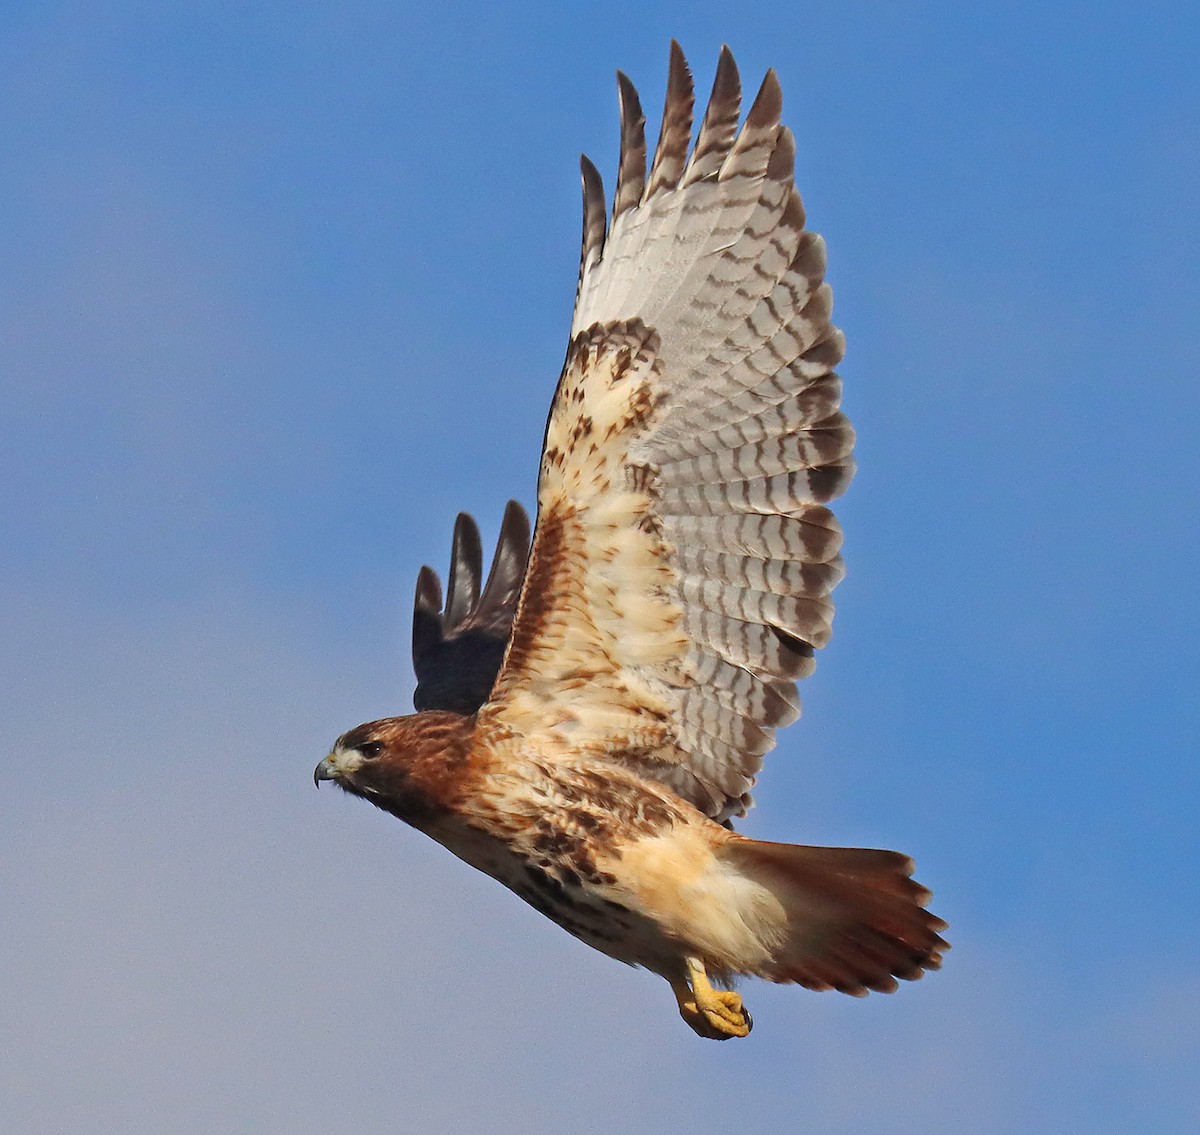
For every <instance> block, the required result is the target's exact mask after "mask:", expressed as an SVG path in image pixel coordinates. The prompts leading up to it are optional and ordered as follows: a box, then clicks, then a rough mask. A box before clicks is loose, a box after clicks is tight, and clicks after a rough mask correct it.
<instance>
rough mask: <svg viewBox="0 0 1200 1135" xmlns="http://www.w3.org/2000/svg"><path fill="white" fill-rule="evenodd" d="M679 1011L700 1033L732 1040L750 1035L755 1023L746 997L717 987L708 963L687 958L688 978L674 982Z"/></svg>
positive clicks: (710, 1038)
mask: <svg viewBox="0 0 1200 1135" xmlns="http://www.w3.org/2000/svg"><path fill="white" fill-rule="evenodd" d="M671 988H672V989H674V990H675V999H676V1000H677V1001H678V1002H679V1015H680V1016H681V1017H682V1018H683V1019H684V1020H685V1021H686V1022H687V1023H688V1025H689V1026H690V1027H691V1029H692V1031H693V1032H695V1033H696V1034H697V1035H698V1036H702V1037H706V1038H707V1039H709V1040H729V1038H730V1037H735V1036H746V1034H747V1033H749V1032H750V1030H751V1028H753V1026H754V1021H753V1018H751V1016H750V1014H749V1013H748V1012H747V1011H746V1007H745V1006H744V1005H743V1004H742V999H741V998H740V997H739V996H738V995H737V994H736V993H734V992H732V991H730V990H726V989H714V988H713V987H712V984H711V983H710V982H709V980H708V973H707V972H706V970H705V969H704V963H703V962H701V961H699V960H698V959H696V958H688V959H687V981H686V982H685V981H680V982H673V983H672V986H671Z"/></svg>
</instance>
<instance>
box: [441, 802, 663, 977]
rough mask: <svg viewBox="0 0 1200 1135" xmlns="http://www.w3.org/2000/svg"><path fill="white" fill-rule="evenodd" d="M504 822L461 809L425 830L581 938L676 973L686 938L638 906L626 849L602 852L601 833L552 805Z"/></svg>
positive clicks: (620, 955) (637, 963) (623, 956)
mask: <svg viewBox="0 0 1200 1135" xmlns="http://www.w3.org/2000/svg"><path fill="white" fill-rule="evenodd" d="M506 818H507V819H509V820H510V823H507V824H503V823H502V824H501V825H499V829H500V830H499V832H498V833H497V834H492V833H491V832H485V831H483V830H481V829H480V828H479V827H477V826H475V825H473V824H468V823H465V822H464V821H463V820H462V819H461V818H460V817H455V818H453V819H450V820H443V821H441V822H438V823H435V824H432V825H430V826H428V827H426V828H425V829H424V830H425V832H426V834H427V835H429V836H430V837H431V838H433V839H436V840H437V841H438V842H439V843H440V844H442V845H443V846H444V847H445V848H446V849H447V850H449V851H451V852H452V853H453V854H454V855H456V856H457V857H458V858H459V859H462V860H463V861H464V862H466V863H469V864H470V865H471V866H472V867H474V868H476V869H477V870H479V871H482V872H483V873H484V874H486V875H490V876H491V877H492V878H493V879H495V880H497V881H498V882H500V883H503V884H504V886H506V887H507V888H508V889H509V890H511V891H513V892H514V893H515V894H517V895H519V896H520V897H521V898H522V899H524V900H525V901H526V902H527V903H528V904H529V905H530V906H532V907H533V908H534V909H535V910H536V911H538V912H539V913H541V914H544V915H545V916H546V917H547V918H549V919H550V920H551V921H552V922H555V923H557V924H558V925H559V926H561V927H562V928H563V929H564V930H566V931H567V932H568V933H569V934H572V935H573V936H574V937H576V938H578V939H580V941H582V942H584V943H586V944H587V945H589V946H591V947H593V948H594V949H596V950H599V951H600V952H601V953H603V954H607V955H608V956H609V957H611V958H615V959H616V960H617V961H621V962H625V963H626V964H628V965H634V966H643V967H645V968H646V969H650V970H652V971H654V972H655V973H658V974H661V975H662V976H664V977H668V978H673V977H675V976H676V975H677V973H678V972H679V968H680V965H681V956H682V950H681V943H679V942H678V941H677V940H674V939H673V938H672V937H671V936H670V935H668V934H666V933H664V931H663V928H662V927H661V926H660V924H659V923H658V921H657V920H656V919H655V918H653V917H651V916H650V915H649V914H648V913H647V912H645V911H644V910H642V909H639V907H641V906H642V904H641V903H640V902H639V899H638V896H637V895H636V893H634V892H633V891H632V890H631V889H630V888H629V887H628V886H626V885H625V884H624V883H623V882H622V880H621V877H620V857H619V856H617V857H615V858H614V857H612V856H608V855H605V854H604V853H603V852H601V853H599V854H597V844H598V843H599V841H597V840H594V839H592V838H591V835H592V833H588V832H586V831H582V830H580V828H579V826H578V824H577V823H575V822H573V821H571V820H569V819H567V820H565V821H562V822H556V817H554V816H553V815H549V814H547V813H545V812H543V813H541V814H539V815H538V817H537V819H536V821H534V822H533V823H518V822H511V817H506Z"/></svg>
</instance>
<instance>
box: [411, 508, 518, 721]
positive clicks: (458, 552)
mask: <svg viewBox="0 0 1200 1135" xmlns="http://www.w3.org/2000/svg"><path fill="white" fill-rule="evenodd" d="M528 556H529V517H528V516H526V514H525V510H524V509H523V508H522V507H521V506H520V505H519V504H518V503H517V502H516V501H509V502H508V507H507V508H506V509H505V510H504V522H503V524H502V525H501V528H500V538H499V540H498V541H497V543H496V554H495V557H494V558H493V560H492V569H491V571H490V572H489V573H488V578H487V583H486V584H485V585H484V586H483V592H482V594H481V593H480V589H479V588H480V580H481V579H482V573H483V549H482V546H481V544H480V540H479V528H478V527H477V526H476V524H475V521H474V520H473V519H472V518H471V517H470V516H469V515H468V514H467V513H465V512H460V513H459V514H458V520H457V521H456V522H455V524H454V544H453V550H452V551H451V555H450V580H449V584H448V587H447V601H446V608H445V610H444V611H443V610H442V585H441V581H440V580H439V579H438V577H437V573H436V572H435V571H434V570H433V569H432V568H429V567H423V568H421V571H420V574H419V575H418V576H417V599H416V605H415V608H414V610H413V646H412V650H413V670H414V671H415V672H416V675H417V688H416V691H415V692H414V693H413V704H414V706H415V707H416V708H417V709H418V710H424V709H445V710H452V711H454V712H455V713H474V712H475V711H476V710H477V709H478V708H479V707H480V706H481V705H483V703H484V702H485V701H487V699H488V695H489V694H490V693H491V692H492V686H493V684H494V683H495V681H496V674H497V673H498V672H499V670H500V663H501V662H502V661H503V659H504V651H505V649H506V648H507V646H508V640H509V636H510V634H511V632H512V621H513V616H514V615H515V614H516V610H517V598H518V596H519V595H520V590H521V580H522V578H523V577H524V575H525V562H526V560H527V558H528Z"/></svg>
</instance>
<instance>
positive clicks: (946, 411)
mask: <svg viewBox="0 0 1200 1135" xmlns="http://www.w3.org/2000/svg"><path fill="white" fill-rule="evenodd" d="M672 36H675V37H677V38H678V39H679V40H680V42H681V43H682V45H683V47H684V49H685V51H686V52H687V53H688V56H689V59H690V61H691V63H692V66H693V69H694V71H695V73H696V77H697V84H698V86H699V87H700V88H701V89H703V90H707V86H708V84H709V83H710V82H711V77H712V70H713V66H714V64H715V60H716V55H717V51H718V49H719V46H720V44H721V43H722V42H728V43H729V44H730V46H731V47H732V48H733V50H734V53H735V55H736V57H737V60H738V62H739V65H740V66H741V69H742V75H743V80H744V84H745V86H746V87H747V88H748V93H749V94H752V93H753V90H754V89H755V88H756V87H757V84H758V82H759V80H760V78H761V75H762V72H763V71H764V70H765V69H766V68H767V67H769V66H771V67H774V68H775V69H776V70H777V71H778V73H779V76H780V79H781V81H782V84H783V89H784V96H785V121H787V123H788V124H789V125H790V126H791V127H792V128H793V130H794V131H795V134H796V137H797V145H798V160H797V179H798V184H799V186H800V188H801V191H802V192H803V194H804V198H805V203H806V206H807V209H808V215H809V222H810V225H811V227H813V228H814V229H816V230H817V231H819V232H821V233H822V234H823V235H824V236H825V237H826V239H827V241H828V244H829V265H830V267H829V278H830V280H831V282H832V284H833V286H834V290H835V294H836V301H837V302H836V317H837V321H838V323H839V324H840V325H841V326H842V327H843V328H844V330H845V331H846V335H847V339H848V345H849V350H848V355H847V359H846V362H845V364H844V366H843V367H842V368H840V369H841V372H842V374H843V377H844V379H845V385H846V402H845V405H846V408H847V410H848V411H849V413H850V414H851V416H852V418H853V419H854V422H855V425H856V427H857V429H858V431H859V449H858V455H859V463H860V473H859V475H858V477H857V479H856V481H855V483H854V484H853V485H852V487H851V489H850V492H849V493H848V495H847V496H846V497H845V498H844V500H843V501H842V502H841V503H840V504H839V506H838V513H839V516H840V517H841V518H842V521H843V524H844V527H845V529H846V533H847V542H846V549H845V555H846V560H847V564H848V568H849V575H848V577H847V579H846V581H845V583H844V584H843V585H842V586H841V588H840V589H839V592H838V600H839V607H838V612H839V613H838V619H837V627H836V634H835V636H834V640H833V643H832V644H831V646H830V647H829V648H828V649H827V650H826V651H825V652H824V654H823V656H822V657H821V659H820V664H819V666H818V670H817V674H816V676H815V677H814V678H813V679H811V680H809V681H808V682H807V683H805V686H804V688H803V689H802V693H803V695H804V698H805V709H806V712H805V719H804V720H803V721H801V722H800V723H799V724H797V725H796V726H794V727H792V728H791V729H789V730H787V731H786V732H785V733H784V734H783V735H782V736H781V743H780V745H779V748H778V749H777V751H776V752H775V753H774V754H773V756H772V757H771V758H770V760H769V762H768V765H767V768H766V770H765V773H764V776H763V778H762V781H761V782H760V786H759V790H758V793H757V796H758V801H759V806H758V808H757V809H756V810H755V812H754V813H753V814H752V816H751V817H750V818H749V819H748V821H747V822H746V824H745V826H744V830H745V831H746V832H747V833H748V834H750V835H753V836H757V837H762V838H775V839H790V840H793V841H796V842H811V843H823V842H828V843H844V844H862V845H871V846H889V847H897V848H901V849H903V850H905V851H907V852H910V853H912V854H913V855H914V856H915V857H916V859H917V863H918V876H919V878H921V880H922V881H924V882H926V883H927V884H929V885H930V886H931V887H932V888H933V889H934V890H935V892H936V899H935V903H934V907H935V909H936V910H937V912H938V913H939V914H941V915H943V916H944V917H946V918H947V919H948V920H949V921H950V923H951V929H950V931H949V935H948V936H949V937H950V939H951V941H952V942H953V944H954V949H953V951H952V952H951V954H950V955H949V956H948V959H947V963H946V966H945V969H944V970H943V971H942V972H941V973H940V974H936V975H932V976H930V977H929V978H927V979H926V980H925V981H923V982H921V983H920V984H919V985H915V986H906V987H905V988H903V989H902V990H901V991H900V992H899V993H898V994H897V995H896V996H895V997H892V998H886V997H879V996H874V997H871V998H868V999H867V1000H866V1001H863V1002H859V1001H857V1000H854V999H851V998H843V997H835V996H833V995H825V996H819V995H815V994H811V993H808V992H805V991H802V990H797V989H776V988H772V987H768V986H765V985H757V984H752V985H749V986H748V987H747V988H746V990H745V993H746V997H747V1001H748V1004H749V1005H750V1007H751V1009H752V1010H753V1011H754V1014H755V1031H754V1034H753V1036H752V1037H751V1038H750V1039H749V1040H747V1041H744V1042H737V1043H733V1044H725V1045H717V1044H712V1043H706V1042H702V1041H699V1040H698V1039H697V1038H695V1037H694V1036H692V1034H691V1033H690V1032H689V1031H688V1030H687V1029H686V1027H685V1026H684V1025H683V1024H682V1023H681V1022H680V1021H679V1019H678V1017H677V1015H676V1011H675V1008H674V1004H673V999H672V997H671V995H670V992H669V990H668V989H667V987H666V985H665V984H664V983H662V982H661V981H660V980H658V979H657V978H653V977H650V976H648V975H646V974H642V973H637V972H634V971H632V970H628V969H626V968H624V967H621V966H619V965H617V964H616V963H613V962H610V961H609V960H607V959H605V958H603V957H601V956H600V955H598V954H595V953H593V952H591V951H589V950H587V949H586V948H585V947H583V946H581V945H580V944H578V943H576V942H574V940H572V939H570V938H569V937H567V936H566V935H564V934H563V933H562V932H561V931H560V930H558V929H557V928H556V927H554V926H553V925H551V924H550V923H549V922H547V921H546V920H544V919H542V918H541V917H540V916H538V915H536V914H535V913H534V912H533V911H532V910H529V909H528V908H526V907H525V906H524V905H523V904H521V903H520V902H519V901H518V900H516V899H515V898H513V897H512V896H511V895H509V894H507V893H506V892H504V891H503V890H502V889H501V888H499V887H497V886H496V885H495V884H494V883H492V882H491V881H489V880H487V879H485V878H483V877H482V876H479V875H476V874H474V873H473V872H471V871H470V870H469V869H467V868H465V867H463V866H462V865H460V864H459V863H457V862H456V861H454V860H453V859H452V858H451V857H450V856H448V855H447V854H446V853H444V852H443V851H441V849H440V848H437V847H436V846H434V845H432V844H430V843H428V842H427V841H424V840H423V839H422V838H420V837H418V836H417V835H416V834H415V833H412V832H409V831H407V830H406V829H404V828H403V827H402V826H401V825H400V824H397V823H396V822H395V821H392V820H390V819H389V818H388V817H386V816H384V815H383V814H382V813H378V812H376V811H374V810H373V809H370V808H368V807H366V806H365V805H363V804H361V802H359V801H354V800H350V799H349V798H346V797H344V796H342V795H341V794H339V793H335V792H331V791H326V792H323V793H317V792H316V791H314V789H313V787H312V782H311V773H312V768H313V766H314V765H315V763H316V762H317V760H318V759H320V757H321V756H322V755H323V754H324V753H325V752H326V751H327V749H328V746H329V744H330V742H331V741H332V740H333V738H334V737H335V736H336V735H337V734H338V733H340V732H342V731H343V730H345V729H347V728H349V727H350V726H353V725H354V724H356V723H358V722H359V721H363V720H368V719H371V718H374V717H378V716H382V715H385V714H388V713H393V712H399V711H403V710H405V709H407V708H408V706H409V704H410V696H411V689H412V676H411V671H410V668H409V662H408V657H407V640H408V635H409V607H410V602H411V591H412V586H413V582H414V580H415V576H416V572H417V569H418V567H419V566H420V565H421V564H422V563H431V564H433V565H435V566H437V567H438V568H439V570H443V571H444V568H445V566H446V557H447V553H448V548H449V539H450V532H451V528H452V524H453V519H454V514H455V512H456V511H458V510H459V509H467V510H469V511H471V512H473V513H474V514H475V515H476V517H477V518H478V519H479V521H480V523H481V525H482V527H483V529H484V538H485V540H487V541H490V540H491V539H492V538H493V537H494V534H495V531H496V528H497V526H498V522H499V518H500V514H501V512H502V509H503V505H504V502H505V501H506V500H507V499H508V498H509V497H511V496H515V497H518V498H519V499H521V500H522V501H524V503H525V504H526V505H527V506H528V507H530V508H532V506H533V501H534V495H533V494H534V478H535V473H536V467H537V457H538V446H539V443H540V440H541V433H542V428H543V423H544V418H545V412H546V409H547V406H548V403H549V398H550V395H551V392H552V390H553V386H554V382H555V379H556V376H557V373H558V367H559V365H560V363H561V359H562V353H563V349H564V346H565V336H566V330H567V326H568V323H569V317H570V307H571V301H572V299H573V295H574V283H575V272H576V266H577V255H578V240H579V185H578V167H577V155H578V153H579V152H580V151H581V150H582V151H586V152H587V153H588V154H589V155H590V156H591V157H592V158H593V159H594V160H595V161H596V162H597V164H598V166H599V167H600V169H601V171H602V172H603V174H604V175H605V179H606V182H607V183H608V185H609V186H610V187H611V185H612V184H613V183H614V181H615V163H616V144H617V133H618V125H617V112H616V92H615V83H614V81H613V72H614V70H615V69H617V68H621V69H622V70H624V71H626V72H627V73H628V74H629V75H630V77H631V78H632V79H633V80H634V82H635V83H636V84H637V86H638V87H639V89H640V91H641V94H642V98H643V102H644V105H645V107H646V109H647V113H648V114H649V116H650V118H651V128H653V127H654V126H656V124H657V123H656V118H657V113H658V110H659V108H660V107H661V102H662V94H663V86H664V82H665V77H666V62H667V46H668V42H669V39H670V38H671V37H672ZM1198 53H1200V14H1198V13H1197V12H1196V10H1195V7H1194V5H1188V4H1182V3H1180V4H1162V5H1155V6H1153V8H1146V9H1141V10H1134V9H1131V8H1130V7H1129V6H1127V5H1117V4H1073V3H1061V4H1049V5H1047V4H1032V3H1028V4H1027V3H1019V4H1007V5H991V6H978V5H959V4H949V3H922V2H910V3H880V4H857V3H837V4H832V3H812V4H810V3H803V4H801V3H797V4H792V5H778V4H763V3H757V2H754V0H750V2H746V3H743V4H739V5H731V4H716V3H711V2H706V3H698V4H690V5H683V4H664V3H647V4H639V5H632V4H625V3H618V2H614V3H609V4H606V5H603V6H602V5H598V4H572V5H568V4H551V3H542V4H534V3H529V4H518V5H508V6H495V7H492V8H484V7H482V6H477V5H463V4H455V3H448V4H443V5H440V6H438V7H437V8H436V10H435V9H434V8H433V6H430V5H424V4H422V5H416V4H408V3H403V2H400V3H396V2H393V3H367V2H363V3H324V4H317V3H304V2H295V3H290V4H286V5H285V4H272V3H267V4H259V5H242V4H231V3H215V2H205V0H200V2H197V3H193V4H188V5H162V4H146V3H128V2H120V0H118V2H115V3H110V4H106V5H101V6H96V5H88V4H79V3H22V2H16V3H11V4H9V5H7V6H6V8H5V12H4V14H3V15H0V154H2V155H3V158H2V159H0V160H2V162H3V167H4V174H3V176H2V177H0V387H2V400H0V480H2V483H3V493H2V494H0V532H2V533H3V547H2V551H0V642H3V643H4V649H3V650H2V651H0V676H2V677H0V681H2V686H0V688H2V690H3V693H2V695H0V698H2V700H0V706H2V712H0V744H2V745H3V750H4V752H5V753H6V754H7V755H8V758H9V760H10V764H11V771H10V775H9V777H8V779H7V788H6V791H5V792H4V794H3V796H2V797H0V928H2V930H0V972H3V973H4V975H5V981H4V986H5V993H4V996H3V997H2V998H0V1050H2V1051H3V1052H4V1053H5V1054H6V1056H5V1059H4V1061H3V1063H2V1064H0V1114H2V1115H4V1116H5V1117H6V1122H7V1123H9V1124H11V1128H12V1130H14V1131H18V1130H19V1131H21V1132H28V1133H31V1135H41V1133H51V1132H61V1131H66V1130H79V1131H87V1132H89V1135H108V1133H114V1135H115V1133H118V1132H119V1133H121V1135H127V1133H129V1132H153V1133H155V1135H169V1133H175V1132H179V1133H184V1132H189V1133H190V1132H205V1133H206V1135H208V1133H212V1135H217V1133H223V1132H230V1133H234V1132H247V1131H255V1132H286V1133H288V1135H306V1133H308V1132H321V1133H322V1135H340V1133H343V1132H345V1133H351V1132H353V1133H355V1135H361V1133H364V1132H376V1131H379V1132H383V1131H387V1132H404V1131H414V1132H417V1131H419V1132H437V1131H447V1132H449V1131H462V1130H467V1131H474V1130H477V1131H488V1132H499V1133H504V1132H528V1133H532V1135H536V1133H540V1132H546V1133H549V1132H571V1133H575V1132H578V1133H581V1135H592V1133H596V1135H599V1133H601V1132H609V1131H614V1130H618V1131H623V1132H626V1133H628V1135H643V1133H644V1135H650V1133H656V1132H662V1131H667V1130H676V1129H678V1130H686V1131H688V1132H689V1133H692V1135H708V1133H717V1132H726V1131H728V1130H729V1128H730V1127H731V1126H736V1127H737V1128H738V1129H739V1130H742V1131H747V1132H753V1131H806V1132H807V1131H812V1132H820V1133H822V1135H841V1133H845V1135H851V1133H854V1135H858V1133H861V1132H873V1131H884V1130H886V1131H888V1132H891V1133H896V1135H905V1133H909V1132H913V1133H915V1132H922V1133H927V1132H934V1131H954V1132H955V1133H956V1135H975V1133H979V1135H1013V1133H1025V1132H1029V1133H1035V1132H1036V1133H1040V1132H1046V1133H1051V1132H1053V1133H1058V1132H1062V1131H1087V1132H1097V1133H1109V1132H1111V1133H1113V1135H1116V1133H1125V1132H1129V1131H1138V1132H1145V1133H1149V1135H1157V1133H1160V1132H1161V1133H1174V1132H1180V1133H1183V1132H1191V1131H1194V1130H1196V1129H1197V1127H1198V1126H1200V1105H1198V1103H1197V1097H1196V1093H1195V1089H1194V1075H1195V1068H1196V1066H1197V1063H1198V1061H1200V1025H1198V1024H1197V1022H1198V1021H1200V991H1198V990H1197V987H1196V985H1195V982H1194V981H1193V980H1192V974H1193V973H1194V971H1195V968H1196V964H1197V960H1198V959H1197V947H1196V942H1197V939H1198V937H1200V890H1198V888H1197V887H1196V882H1195V869H1196V863H1197V859H1198V853H1200V838H1198V836H1197V827H1198V825H1197V823H1196V813H1197V803H1198V802H1200V792H1198V791H1197V789H1198V777H1197V768H1196V766H1197V735H1198V726H1200V720H1198V718H1200V713H1198V698H1197V693H1196V691H1197V686H1198V684H1200V665H1198V661H1197V657H1198V653H1200V652H1198V651H1197V645H1196V644H1197V641H1198V637H1200V625H1198V624H1200V619H1198V617H1197V602H1196V583H1195V577H1196V574H1197V565H1200V539H1198V536H1197V524H1196V520H1195V512H1196V503H1197V488H1198V486H1200V476H1198V470H1197V461H1196V448H1197V447H1196V440H1195V439H1196V435H1197V430H1198V428H1200V399H1198V397H1197V387H1198V375H1200V347H1198V345H1197V336H1196V324H1197V304H1198V300H1200V286H1198V285H1200V258H1198V257H1197V248H1200V220H1198V217H1200V209H1197V200H1198V198H1200V80H1198V79H1197V69H1196V66H1195V61H1196V58H1197V56H1198Z"/></svg>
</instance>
